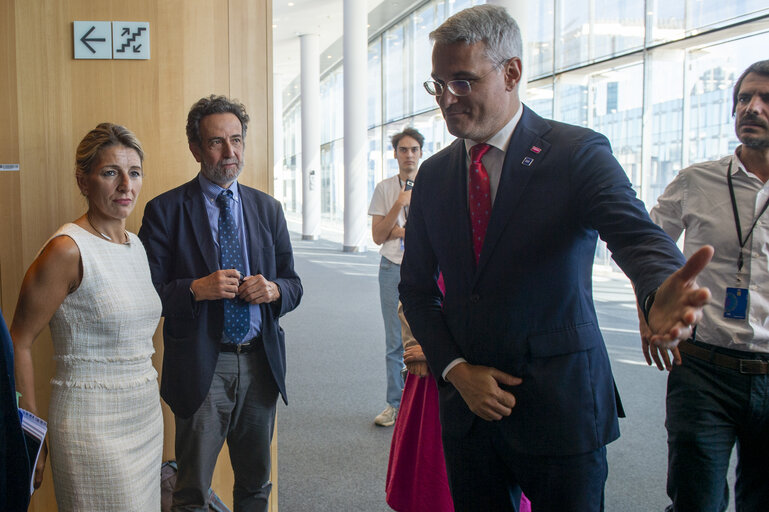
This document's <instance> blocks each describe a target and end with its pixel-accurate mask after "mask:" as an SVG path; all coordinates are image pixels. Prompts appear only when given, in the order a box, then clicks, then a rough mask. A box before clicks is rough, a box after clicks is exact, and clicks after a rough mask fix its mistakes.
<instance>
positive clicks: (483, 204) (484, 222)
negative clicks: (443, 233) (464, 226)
mask: <svg viewBox="0 0 769 512" xmlns="http://www.w3.org/2000/svg"><path fill="white" fill-rule="evenodd" d="M490 149H491V146H489V145H488V144H476V145H475V146H473V147H471V148H470V193H469V197H468V201H469V206H470V222H471V224H472V230H473V253H474V254H475V262H476V263H478V260H479V259H480V258H481V248H482V247H483V239H484V238H486V228H487V227H488V225H489V218H490V217H491V188H490V186H489V173H488V172H486V168H485V167H484V166H483V162H481V158H483V155H485V154H486V152H487V151H488V150H490Z"/></svg>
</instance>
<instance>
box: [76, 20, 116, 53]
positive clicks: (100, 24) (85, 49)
mask: <svg viewBox="0 0 769 512" xmlns="http://www.w3.org/2000/svg"><path fill="white" fill-rule="evenodd" d="M72 25H73V33H72V35H73V36H74V37H73V42H74V45H75V48H74V50H75V58H76V59H111V58H112V24H111V23H110V22H109V21H75V22H73V23H72Z"/></svg>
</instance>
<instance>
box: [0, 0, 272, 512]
mask: <svg viewBox="0 0 769 512" xmlns="http://www.w3.org/2000/svg"><path fill="white" fill-rule="evenodd" d="M75 20H94V21H97V20H100V21H148V22H149V23H150V37H151V49H150V51H151V59H150V60H148V61H118V60H74V59H73V41H72V39H73V38H72V22H73V21H75ZM271 26H272V11H271V2H269V1H268V0H132V1H131V2H125V1H123V0H101V1H99V2H94V1H92V0H23V1H21V0H4V1H3V2H0V119H3V120H4V121H5V122H4V123H2V124H0V163H19V164H20V166H21V171H20V172H18V173H12V172H11V173H0V190H2V199H1V200H0V305H2V307H3V311H4V314H5V317H6V320H7V321H8V322H9V323H10V321H11V316H12V308H13V307H15V303H16V298H17V295H18V291H19V285H20V283H21V279H22V277H23V274H24V272H25V270H26V267H27V266H28V265H29V264H30V263H31V261H32V259H33V258H34V256H35V255H36V253H37V251H38V249H39V248H40V246H41V245H42V244H43V243H44V242H45V240H46V239H47V238H48V237H49V236H50V234H51V233H52V232H53V231H54V230H55V229H56V228H57V227H58V226H59V225H61V224H62V223H64V222H68V221H70V220H72V219H74V218H76V217H78V216H79V215H81V214H82V212H83V211H84V210H85V208H86V203H85V201H84V199H83V198H82V197H81V196H80V194H79V192H78V190H77V187H76V185H75V179H74V157H75V149H76V147H77V144H78V142H79V141H80V139H81V138H82V137H83V135H85V133H86V132H87V131H88V130H90V129H91V128H93V127H94V126H96V124H98V123H99V122H102V121H110V122H115V123H120V124H124V125H125V126H127V127H128V128H130V129H131V130H133V131H134V132H135V133H136V134H137V136H138V137H139V139H140V140H141V141H142V144H143V146H144V150H145V154H146V159H145V162H144V168H145V179H144V185H143V188H142V192H141V196H140V198H139V201H138V204H137V207H136V210H135V211H134V213H133V214H132V215H131V217H130V218H129V219H128V223H127V224H128V229H129V230H131V231H134V232H136V231H138V229H139V226H140V224H141V217H142V212H143V210H144V205H145V204H146V202H147V201H148V200H149V199H151V198H153V197H155V196H156V195H158V194H160V193H161V192H164V191H166V190H168V189H170V188H173V187H175V186H177V185H180V184H182V183H184V182H186V181H188V180H190V179H192V178H193V177H194V176H195V174H196V173H197V171H198V165H197V164H196V163H195V160H194V158H193V157H192V155H191V154H190V153H189V150H188V148H187V141H186V135H185V123H186V117H187V112H188V110H189V107H190V106H191V105H192V104H193V103H194V102H195V101H197V100H198V99H199V98H201V97H202V96H207V95H209V94H212V93H213V94H225V95H228V96H230V97H234V98H237V99H239V100H241V101H242V102H243V103H244V104H245V105H246V107H247V108H248V111H249V114H250V116H251V122H250V124H249V131H248V134H247V152H246V166H245V170H244V175H243V178H242V181H243V182H244V183H247V184H249V185H253V186H256V187H258V188H260V189H262V190H265V191H267V192H272V183H273V181H272V180H273V178H272V158H273V157H272V146H273V143H272V112H271V108H272V78H271V76H272V72H271V54H272V38H271V35H272V29H271ZM155 348H156V354H155V357H154V358H153V361H154V362H155V364H156V367H157V368H158V370H159V371H160V361H161V359H162V340H161V337H160V335H159V331H158V333H156V335H155ZM34 357H35V365H36V390H37V393H38V397H39V398H38V403H39V404H40V407H41V412H43V414H44V415H47V406H48V400H49V397H50V388H49V384H48V381H49V379H50V377H51V375H52V374H53V371H54V366H53V361H52V347H51V342H50V337H49V335H48V334H47V333H45V334H44V335H42V336H41V337H40V339H38V340H37V342H36V344H35V347H34ZM163 412H164V419H165V427H166V428H165V446H164V458H172V457H173V454H174V450H173V432H174V428H173V416H172V414H171V413H170V411H169V410H168V408H167V407H166V406H165V404H164V411H163ZM275 445H276V443H274V444H273V450H274V456H275V462H276V464H275V469H274V470H273V481H274V482H277V469H276V468H277V453H276V452H275ZM213 485H214V488H215V489H216V490H217V492H218V493H219V494H220V495H221V496H222V497H223V498H224V499H225V501H227V502H228V503H229V504H231V489H232V473H231V470H230V469H229V460H228V457H227V455H226V450H225V451H224V453H223V455H222V457H220V464H219V465H218V466H217V470H216V474H215V476H214V483H213ZM273 493H274V497H275V499H273V502H272V506H271V509H272V510H273V511H274V510H277V486H276V487H274V488H273ZM55 510H56V505H55V500H54V497H53V485H52V482H51V479H50V466H49V467H48V471H47V476H46V480H45V482H44V484H43V488H42V489H41V490H40V491H38V492H37V493H35V496H34V498H33V502H32V505H31V507H30V511H33V512H43V511H45V512H50V511H55Z"/></svg>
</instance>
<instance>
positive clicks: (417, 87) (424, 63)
mask: <svg viewBox="0 0 769 512" xmlns="http://www.w3.org/2000/svg"><path fill="white" fill-rule="evenodd" d="M443 12H444V4H443V2H435V3H430V4H428V5H427V6H425V7H423V8H422V9H420V10H418V11H417V12H415V13H414V14H413V15H412V16H411V20H412V23H413V33H414V44H413V58H414V68H413V71H412V74H411V76H413V77H414V79H413V81H412V83H411V94H412V95H413V97H414V109H413V112H423V111H425V110H430V109H433V108H435V98H432V97H430V95H429V94H427V93H426V92H425V90H424V88H423V87H422V82H424V81H425V80H427V79H429V78H430V73H431V72H432V42H431V41H430V37H429V34H430V32H432V31H433V30H434V29H435V28H436V27H437V26H438V25H440V22H441V21H443V19H444V15H443Z"/></svg>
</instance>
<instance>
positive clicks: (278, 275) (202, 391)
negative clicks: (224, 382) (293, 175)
mask: <svg viewBox="0 0 769 512" xmlns="http://www.w3.org/2000/svg"><path fill="white" fill-rule="evenodd" d="M238 187H239V192H240V197H241V198H242V202H243V220H244V222H245V225H246V234H247V245H248V248H247V249H248V254H249V264H250V266H251V268H250V269H249V271H250V274H251V275H257V274H262V275H263V276H264V277H265V278H266V279H267V280H269V281H273V282H275V283H277V285H278V286H279V287H280V294H281V298H280V299H279V300H278V301H276V302H273V303H271V304H262V305H261V311H262V339H263V342H264V350H265V353H266V355H267V360H268V361H269V364H270V369H271V370H272V376H273V378H274V379H275V383H276V385H277V387H278V389H279V390H280V393H281V395H282V397H283V400H284V401H286V382H285V376H286V350H285V341H284V336H283V329H281V327H280V324H279V322H278V319H279V318H280V317H281V316H283V315H284V314H285V313H287V312H289V311H291V310H293V309H294V308H296V307H297V306H298V305H299V301H300V299H301V297H302V284H301V281H300V280H299V276H298V275H297V274H296V272H295V271H294V256H293V252H292V249H291V241H290V239H289V235H288V229H287V228H286V220H285V218H284V216H283V210H282V208H281V205H280V203H279V202H278V201H276V200H275V199H274V198H272V197H270V196H269V195H267V194H265V193H263V192H260V191H258V190H255V189H253V188H250V187H246V186H244V185H240V184H238ZM204 201H205V199H204V198H203V193H202V191H201V188H200V182H199V181H198V178H197V177H195V178H194V179H193V180H192V181H190V182H188V183H186V184H184V185H182V186H180V187H177V188H175V189H173V190H170V191H168V192H166V193H164V194H161V195H160V196H158V197H156V198H154V199H153V200H151V201H150V202H149V203H148V204H147V206H146V208H145V210H144V218H143V220H142V226H141V229H140V230H139V238H141V240H142V242H143V243H144V246H145V248H146V250H147V257H148V259H149V265H150V271H151V272H152V281H153V283H154V284H155V288H156V289H157V291H158V294H159V295H160V299H161V301H162V302H163V316H164V317H165V321H164V324H163V340H164V349H165V350H164V354H163V375H162V379H161V384H160V394H161V396H162V397H163V399H164V400H165V401H166V402H167V403H168V405H169V406H171V409H172V410H173V412H174V414H176V415H177V416H180V417H182V418H187V417H190V416H192V414H193V413H194V412H195V411H196V410H197V409H198V407H200V404H201V403H202V402H203V399H204V398H205V397H206V395H207V394H208V390H209V388H210V386H211V380H212V378H213V374H214V368H215V367H216V361H217V359H218V357H219V348H220V344H221V338H222V329H223V319H224V313H223V308H222V301H221V300H216V301H200V302H194V301H193V300H192V297H191V294H190V284H191V283H192V281H193V280H195V279H199V278H201V277H205V276H207V275H209V274H211V273H212V272H215V271H217V270H219V259H218V253H217V251H216V247H215V245H214V240H213V237H212V236H211V228H210V225H209V221H208V217H207V214H206V205H205V203H204Z"/></svg>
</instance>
